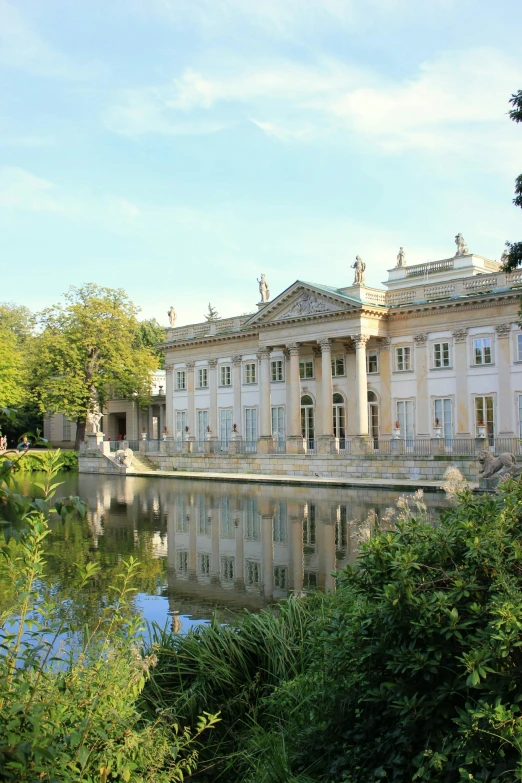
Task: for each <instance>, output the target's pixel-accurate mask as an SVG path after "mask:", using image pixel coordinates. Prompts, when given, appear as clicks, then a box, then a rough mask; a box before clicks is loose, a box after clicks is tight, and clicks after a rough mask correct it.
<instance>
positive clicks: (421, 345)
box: [413, 334, 430, 438]
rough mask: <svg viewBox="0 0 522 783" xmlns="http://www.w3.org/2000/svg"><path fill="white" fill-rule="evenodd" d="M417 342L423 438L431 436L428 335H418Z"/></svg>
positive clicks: (419, 424) (419, 422)
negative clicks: (427, 368) (427, 366)
mask: <svg viewBox="0 0 522 783" xmlns="http://www.w3.org/2000/svg"><path fill="white" fill-rule="evenodd" d="M413 339H414V341H415V374H416V376H417V435H418V436H419V437H421V438H429V436H430V420H429V401H428V376H427V370H426V343H427V341H428V335H427V334H416V335H415V336H414V338H413Z"/></svg>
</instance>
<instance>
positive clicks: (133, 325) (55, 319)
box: [32, 283, 158, 448]
mask: <svg viewBox="0 0 522 783" xmlns="http://www.w3.org/2000/svg"><path fill="white" fill-rule="evenodd" d="M64 298H65V303H64V304H58V305H55V306H54V307H50V308H48V309H46V310H44V311H43V312H42V313H41V314H40V323H41V325H42V327H43V329H42V332H41V334H40V335H39V336H38V337H37V338H36V347H37V351H36V353H35V361H34V362H33V368H32V372H33V377H34V382H35V394H36V396H37V399H38V403H39V406H40V410H41V411H42V412H44V413H62V414H64V416H66V417H67V418H68V419H70V420H72V421H76V424H77V430H76V448H78V446H79V442H80V440H83V437H84V434H85V422H86V420H87V414H88V413H89V411H92V410H93V409H94V407H95V406H96V404H97V403H98V402H99V404H100V405H103V404H104V403H105V402H106V401H107V400H108V399H110V398H111V397H120V398H128V399H134V400H135V401H136V402H137V403H138V404H139V405H146V404H147V403H148V401H149V398H150V397H149V388H150V374H151V372H153V371H154V370H155V369H156V368H157V366H158V360H157V356H156V355H155V353H154V351H153V350H152V349H151V348H150V347H149V346H147V345H143V344H142V343H141V344H140V339H141V338H140V324H139V321H138V319H137V314H138V312H139V309H138V308H137V307H136V306H135V305H134V304H133V303H132V302H131V301H130V299H129V298H128V296H127V294H126V293H125V291H123V290H122V289H112V288H104V287H102V286H97V285H95V284H94V283H87V284H85V285H83V286H82V287H81V288H75V287H73V286H72V287H71V288H69V290H68V292H67V293H66V294H65V295H64Z"/></svg>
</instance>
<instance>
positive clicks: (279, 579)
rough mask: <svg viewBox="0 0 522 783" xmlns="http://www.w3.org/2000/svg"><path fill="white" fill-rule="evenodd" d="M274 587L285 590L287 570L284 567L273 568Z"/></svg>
mask: <svg viewBox="0 0 522 783" xmlns="http://www.w3.org/2000/svg"><path fill="white" fill-rule="evenodd" d="M274 587H277V588H279V590H286V588H287V587H288V568H287V567H286V566H280V565H276V566H274Z"/></svg>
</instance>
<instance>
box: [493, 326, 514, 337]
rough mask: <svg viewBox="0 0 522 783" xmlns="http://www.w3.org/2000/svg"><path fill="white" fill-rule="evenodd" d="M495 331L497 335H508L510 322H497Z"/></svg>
mask: <svg viewBox="0 0 522 783" xmlns="http://www.w3.org/2000/svg"><path fill="white" fill-rule="evenodd" d="M495 332H496V333H497V335H498V336H499V337H509V335H510V334H511V324H497V326H495Z"/></svg>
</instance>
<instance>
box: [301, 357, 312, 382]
mask: <svg viewBox="0 0 522 783" xmlns="http://www.w3.org/2000/svg"><path fill="white" fill-rule="evenodd" d="M299 377H300V378H313V377H314V360H313V359H301V360H300V362H299Z"/></svg>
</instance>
